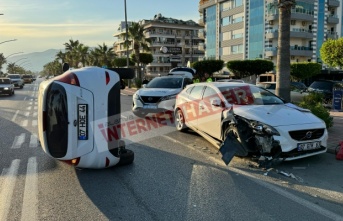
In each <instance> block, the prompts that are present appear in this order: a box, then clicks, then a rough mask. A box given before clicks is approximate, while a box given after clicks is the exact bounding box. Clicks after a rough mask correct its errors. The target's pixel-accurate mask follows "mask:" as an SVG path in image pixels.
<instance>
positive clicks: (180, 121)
mask: <svg viewBox="0 0 343 221" xmlns="http://www.w3.org/2000/svg"><path fill="white" fill-rule="evenodd" d="M174 119H175V127H176V130H178V131H181V132H185V131H186V130H187V126H186V124H185V117H184V115H183V113H182V111H181V110H180V109H178V110H177V111H176V113H175V116H174Z"/></svg>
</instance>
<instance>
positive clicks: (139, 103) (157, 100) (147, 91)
mask: <svg viewBox="0 0 343 221" xmlns="http://www.w3.org/2000/svg"><path fill="white" fill-rule="evenodd" d="M192 83H193V81H192V79H191V78H188V77H184V76H177V75H173V76H164V77H155V78H154V79H152V80H151V81H150V82H149V83H148V84H146V85H143V86H144V87H143V88H141V89H139V90H138V91H136V93H135V94H134V95H133V97H132V101H133V105H132V112H133V113H134V114H135V115H136V116H138V117H144V116H146V115H147V114H149V113H159V112H165V111H173V110H174V105H175V98H176V95H177V94H178V93H179V92H180V91H181V90H182V89H183V88H184V87H185V86H186V85H188V84H192Z"/></svg>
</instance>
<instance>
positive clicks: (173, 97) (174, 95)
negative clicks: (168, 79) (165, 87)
mask: <svg viewBox="0 0 343 221" xmlns="http://www.w3.org/2000/svg"><path fill="white" fill-rule="evenodd" d="M176 95H177V94H172V95H168V96H165V97H162V98H161V101H166V100H171V99H176Z"/></svg>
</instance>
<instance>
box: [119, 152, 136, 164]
mask: <svg viewBox="0 0 343 221" xmlns="http://www.w3.org/2000/svg"><path fill="white" fill-rule="evenodd" d="M134 159H135V154H134V152H133V151H132V150H129V149H125V150H123V151H122V152H121V153H120V160H119V162H118V163H117V166H124V165H129V164H132V163H133V161H134Z"/></svg>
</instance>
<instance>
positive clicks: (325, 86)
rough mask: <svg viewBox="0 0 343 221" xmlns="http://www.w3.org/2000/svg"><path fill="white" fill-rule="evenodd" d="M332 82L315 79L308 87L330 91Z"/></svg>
mask: <svg viewBox="0 0 343 221" xmlns="http://www.w3.org/2000/svg"><path fill="white" fill-rule="evenodd" d="M332 85H333V83H332V82H329V81H328V82H326V81H315V82H313V83H312V84H311V85H310V88H313V89H317V90H323V91H332Z"/></svg>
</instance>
